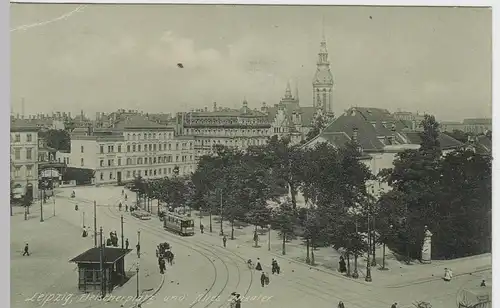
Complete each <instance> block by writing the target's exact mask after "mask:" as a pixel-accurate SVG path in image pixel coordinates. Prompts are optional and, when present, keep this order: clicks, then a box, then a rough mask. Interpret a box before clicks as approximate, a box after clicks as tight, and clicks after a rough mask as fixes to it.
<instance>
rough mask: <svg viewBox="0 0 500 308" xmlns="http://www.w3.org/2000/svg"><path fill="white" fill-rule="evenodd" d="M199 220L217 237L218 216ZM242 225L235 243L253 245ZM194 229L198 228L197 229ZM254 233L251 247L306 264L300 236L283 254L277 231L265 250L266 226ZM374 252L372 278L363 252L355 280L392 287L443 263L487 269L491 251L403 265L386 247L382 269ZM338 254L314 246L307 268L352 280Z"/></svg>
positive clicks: (439, 269)
mask: <svg viewBox="0 0 500 308" xmlns="http://www.w3.org/2000/svg"><path fill="white" fill-rule="evenodd" d="M192 217H193V218H194V219H195V226H196V227H199V224H200V217H199V212H197V211H193V212H192ZM201 221H202V223H203V225H204V226H205V233H206V234H208V235H210V236H214V237H220V236H219V232H220V221H219V219H218V216H215V215H212V231H213V232H212V233H210V232H209V218H208V217H207V216H205V217H203V218H202V219H201ZM245 225H246V224H242V226H238V227H237V226H235V228H234V236H235V241H236V242H237V243H238V245H245V246H249V247H250V246H251V247H253V246H254V241H253V233H254V230H255V227H254V226H252V225H248V226H245ZM197 229H198V228H197ZM223 229H224V234H226V237H227V238H228V240H229V239H230V236H231V225H230V223H229V222H227V221H224V222H223ZM196 232H199V229H198V230H197V231H196ZM258 234H259V248H255V247H254V249H258V250H265V251H266V252H268V253H271V254H274V255H276V256H278V257H280V258H283V259H287V260H289V261H290V262H294V263H300V264H302V265H303V266H309V265H307V264H306V262H305V261H306V260H305V259H306V246H305V245H304V243H303V241H302V240H301V239H300V238H298V239H294V240H291V241H290V242H287V243H286V245H285V246H286V247H285V252H286V255H282V240H281V239H280V238H279V236H278V231H276V230H272V231H271V250H270V251H268V241H269V236H268V232H267V230H261V229H260V228H259V229H258ZM375 254H376V261H377V266H375V267H371V268H370V269H371V276H372V278H373V281H372V282H371V283H367V282H365V281H364V278H365V275H366V256H364V257H360V258H358V273H359V278H358V279H357V280H355V281H358V282H360V283H366V284H370V285H379V286H384V287H391V288H395V287H403V286H407V285H411V284H414V283H422V282H426V281H432V280H434V279H440V277H441V276H442V275H443V272H444V268H445V267H448V268H451V269H452V270H453V272H454V275H455V276H457V275H461V274H469V273H473V272H477V271H487V270H491V254H484V255H479V256H474V257H469V258H460V259H455V260H447V261H441V260H437V261H433V262H432V263H431V264H421V263H419V262H414V263H412V264H411V265H407V264H406V263H404V262H400V261H398V260H396V258H395V257H394V256H393V255H392V253H391V252H390V251H389V250H388V249H387V248H386V259H385V263H386V268H387V269H388V270H386V271H382V270H380V267H381V264H382V247H377V249H376V253H375ZM339 256H340V254H339V253H338V252H337V251H336V250H335V249H333V248H331V247H322V248H317V249H315V250H314V257H315V266H310V268H311V269H315V270H318V271H321V272H324V273H327V274H330V275H335V276H339V277H343V278H345V279H349V280H353V279H352V278H347V277H345V276H344V275H343V274H341V273H339V272H338V271H337V268H338V260H339ZM353 262H354V261H353V260H351V270H352V269H353V268H354V265H353Z"/></svg>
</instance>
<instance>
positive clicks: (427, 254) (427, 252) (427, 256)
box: [421, 226, 432, 264]
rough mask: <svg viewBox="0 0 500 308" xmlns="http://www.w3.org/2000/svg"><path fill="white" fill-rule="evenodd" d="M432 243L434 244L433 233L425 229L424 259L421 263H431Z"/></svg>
mask: <svg viewBox="0 0 500 308" xmlns="http://www.w3.org/2000/svg"><path fill="white" fill-rule="evenodd" d="M431 242H432V233H431V231H430V230H429V229H428V228H427V226H425V227H424V244H423V245H422V258H421V262H422V263H425V264H429V263H431Z"/></svg>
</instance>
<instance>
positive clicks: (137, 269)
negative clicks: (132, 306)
mask: <svg viewBox="0 0 500 308" xmlns="http://www.w3.org/2000/svg"><path fill="white" fill-rule="evenodd" d="M135 271H136V272H137V275H136V276H137V295H136V298H139V263H137V268H136V269H135Z"/></svg>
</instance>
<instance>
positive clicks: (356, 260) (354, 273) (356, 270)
mask: <svg viewBox="0 0 500 308" xmlns="http://www.w3.org/2000/svg"><path fill="white" fill-rule="evenodd" d="M355 226H356V239H357V238H358V219H357V218H356V220H355ZM368 259H370V258H368ZM351 277H352V278H354V279H358V278H359V273H358V253H357V252H355V253H354V272H353V273H352V276H351Z"/></svg>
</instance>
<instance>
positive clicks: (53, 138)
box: [41, 129, 71, 153]
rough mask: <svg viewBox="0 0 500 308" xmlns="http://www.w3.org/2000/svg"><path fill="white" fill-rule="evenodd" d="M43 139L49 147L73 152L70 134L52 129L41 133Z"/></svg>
mask: <svg viewBox="0 0 500 308" xmlns="http://www.w3.org/2000/svg"><path fill="white" fill-rule="evenodd" d="M41 137H42V138H43V139H45V140H46V142H47V146H49V147H51V148H54V149H56V150H57V151H62V152H66V153H69V152H71V138H70V136H69V132H68V131H66V130H60V129H50V130H48V131H46V132H42V133H41Z"/></svg>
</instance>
